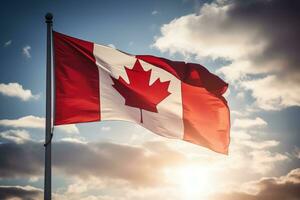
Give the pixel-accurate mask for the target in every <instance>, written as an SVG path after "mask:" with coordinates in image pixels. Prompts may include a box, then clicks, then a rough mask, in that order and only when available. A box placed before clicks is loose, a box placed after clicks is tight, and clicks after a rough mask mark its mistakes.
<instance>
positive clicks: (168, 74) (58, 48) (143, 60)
mask: <svg viewBox="0 0 300 200" xmlns="http://www.w3.org/2000/svg"><path fill="white" fill-rule="evenodd" d="M53 36H54V37H53V38H54V58H55V119H54V124H55V125H62V124H71V123H81V122H92V121H104V120H122V121H129V122H133V123H137V124H140V125H141V126H143V127H145V128H146V129H148V130H150V131H152V132H154V133H156V134H159V135H162V136H165V137H168V138H177V139H183V140H186V141H189V142H191V143H194V144H197V145H201V146H204V147H206V148H209V149H211V150H213V151H216V152H219V153H223V154H227V152H228V145H229V138H230V137H229V132H230V115H229V108H228V106H227V102H226V100H225V98H224V97H223V96H222V94H224V92H225V91H226V89H227V87H228V84H227V83H225V82H224V81H223V80H222V79H220V78H219V77H218V76H216V75H214V74H212V73H210V72H209V71H208V70H207V69H205V68H204V67H203V66H201V65H199V64H195V63H185V62H178V61H171V60H168V59H165V58H160V57H156V56H150V55H130V54H127V53H124V52H122V51H119V50H117V49H114V48H111V47H108V46H103V45H98V44H95V43H92V42H88V41H84V40H80V39H77V38H74V37H70V36H67V35H64V34H61V33H58V32H53Z"/></svg>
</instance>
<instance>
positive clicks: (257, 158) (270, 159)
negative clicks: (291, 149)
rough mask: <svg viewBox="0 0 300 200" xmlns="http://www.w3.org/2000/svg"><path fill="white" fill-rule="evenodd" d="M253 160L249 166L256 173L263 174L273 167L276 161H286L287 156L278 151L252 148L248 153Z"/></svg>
mask: <svg viewBox="0 0 300 200" xmlns="http://www.w3.org/2000/svg"><path fill="white" fill-rule="evenodd" d="M249 154H250V156H251V157H252V160H253V162H252V163H251V165H252V166H251V167H252V168H253V170H255V171H256V172H258V173H261V174H264V173H266V172H268V171H270V170H271V169H272V168H274V166H275V163H276V162H278V161H287V160H288V159H289V157H287V156H286V155H283V154H280V153H271V152H270V151H267V150H254V151H252V152H250V153H249Z"/></svg>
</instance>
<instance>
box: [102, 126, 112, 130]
mask: <svg viewBox="0 0 300 200" xmlns="http://www.w3.org/2000/svg"><path fill="white" fill-rule="evenodd" d="M110 130H111V127H110V126H102V127H101V131H110Z"/></svg>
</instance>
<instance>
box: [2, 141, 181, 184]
mask: <svg viewBox="0 0 300 200" xmlns="http://www.w3.org/2000/svg"><path fill="white" fill-rule="evenodd" d="M0 136H1V135H0ZM0 139H1V138H0ZM1 140H2V139H1ZM52 147H53V154H52V155H53V168H54V169H55V170H57V171H56V173H60V174H67V175H68V176H71V177H77V178H79V179H81V180H88V179H93V178H99V179H101V180H119V181H124V182H126V183H129V184H131V185H134V186H138V187H143V186H151V185H156V184H163V182H164V180H162V179H161V177H162V176H163V175H164V171H163V169H164V167H167V166H173V165H176V164H180V163H181V162H182V161H184V160H185V157H184V156H183V155H182V154H181V153H179V152H176V151H174V150H172V149H170V148H169V147H167V146H166V145H165V144H163V143H158V142H154V143H152V144H150V143H146V144H144V145H142V146H136V147H134V146H129V145H122V144H114V143H108V142H107V143H80V142H73V141H59V142H54V143H53V144H52ZM0 152H1V154H0V178H19V177H29V178H30V177H39V176H42V174H43V163H44V147H43V145H42V143H38V142H34V141H32V140H30V141H26V142H24V143H22V144H17V143H15V142H14V141H10V142H5V143H1V144H0ZM24 163H26V164H24ZM120 166H121V167H120Z"/></svg>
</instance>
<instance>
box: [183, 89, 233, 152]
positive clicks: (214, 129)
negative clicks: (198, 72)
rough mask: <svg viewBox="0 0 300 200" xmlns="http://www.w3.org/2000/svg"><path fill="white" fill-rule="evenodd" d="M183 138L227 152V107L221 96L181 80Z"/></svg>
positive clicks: (228, 117) (217, 150)
mask: <svg viewBox="0 0 300 200" xmlns="http://www.w3.org/2000/svg"><path fill="white" fill-rule="evenodd" d="M181 88H182V89H181V92H182V106H183V124H184V138H183V139H184V140H186V141H189V142H192V143H194V144H198V145H201V146H204V147H207V148H209V149H211V150H214V151H216V152H219V153H223V154H227V153H228V145H229V131H230V115H229V108H228V107H227V104H226V101H225V99H224V98H223V97H222V96H217V95H215V94H213V93H210V92H208V91H207V90H206V89H204V88H201V87H195V86H192V85H189V84H186V83H181Z"/></svg>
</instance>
